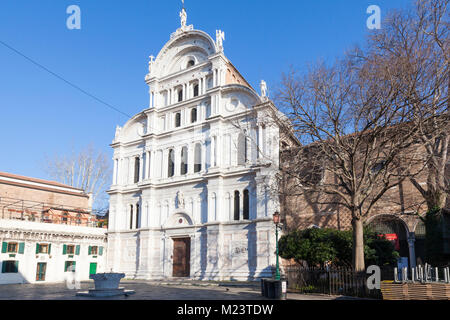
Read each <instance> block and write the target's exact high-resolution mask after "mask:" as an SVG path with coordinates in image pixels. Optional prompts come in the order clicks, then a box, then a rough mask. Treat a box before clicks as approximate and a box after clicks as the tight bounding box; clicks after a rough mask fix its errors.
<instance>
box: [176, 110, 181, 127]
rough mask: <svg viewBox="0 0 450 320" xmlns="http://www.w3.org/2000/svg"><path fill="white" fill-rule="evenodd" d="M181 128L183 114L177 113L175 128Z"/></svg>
mask: <svg viewBox="0 0 450 320" xmlns="http://www.w3.org/2000/svg"><path fill="white" fill-rule="evenodd" d="M179 126H181V112H177V113H175V127H176V128H178V127H179Z"/></svg>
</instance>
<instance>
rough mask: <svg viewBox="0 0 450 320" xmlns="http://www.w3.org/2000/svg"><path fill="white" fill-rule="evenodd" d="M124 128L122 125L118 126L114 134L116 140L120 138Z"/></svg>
mask: <svg viewBox="0 0 450 320" xmlns="http://www.w3.org/2000/svg"><path fill="white" fill-rule="evenodd" d="M121 130H122V127H121V126H116V133H115V135H114V140H117V139H118V138H119V135H120V131H121Z"/></svg>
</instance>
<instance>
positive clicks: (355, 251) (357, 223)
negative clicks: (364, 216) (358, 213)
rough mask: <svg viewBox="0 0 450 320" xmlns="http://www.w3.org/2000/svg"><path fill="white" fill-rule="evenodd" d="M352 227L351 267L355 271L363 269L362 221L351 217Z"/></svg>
mask: <svg viewBox="0 0 450 320" xmlns="http://www.w3.org/2000/svg"><path fill="white" fill-rule="evenodd" d="M352 228H353V230H352V231H353V248H352V255H353V268H354V269H355V271H364V270H365V269H366V267H365V264H364V230H363V223H362V220H361V219H360V218H352Z"/></svg>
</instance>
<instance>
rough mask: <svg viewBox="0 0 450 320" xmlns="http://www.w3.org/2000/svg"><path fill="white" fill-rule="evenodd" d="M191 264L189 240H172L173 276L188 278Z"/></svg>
mask: <svg viewBox="0 0 450 320" xmlns="http://www.w3.org/2000/svg"><path fill="white" fill-rule="evenodd" d="M190 264H191V238H177V239H173V276H174V277H189V275H190V267H191V266H190Z"/></svg>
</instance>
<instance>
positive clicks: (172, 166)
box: [167, 149, 175, 177]
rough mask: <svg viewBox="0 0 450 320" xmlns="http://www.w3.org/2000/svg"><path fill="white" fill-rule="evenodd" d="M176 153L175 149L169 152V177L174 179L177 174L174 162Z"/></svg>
mask: <svg viewBox="0 0 450 320" xmlns="http://www.w3.org/2000/svg"><path fill="white" fill-rule="evenodd" d="M174 160H175V159H174V152H173V149H170V150H169V157H168V172H167V175H168V176H169V177H173V175H174V174H175V161H174Z"/></svg>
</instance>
